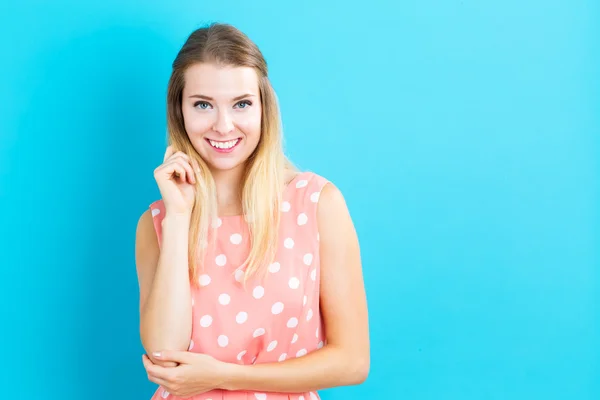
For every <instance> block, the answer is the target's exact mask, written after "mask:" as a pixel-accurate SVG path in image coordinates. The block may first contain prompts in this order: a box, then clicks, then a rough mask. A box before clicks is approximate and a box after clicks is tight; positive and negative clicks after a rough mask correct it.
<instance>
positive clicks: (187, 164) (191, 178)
mask: <svg viewBox="0 0 600 400" xmlns="http://www.w3.org/2000/svg"><path fill="white" fill-rule="evenodd" d="M176 161H177V162H179V164H180V165H181V166H182V167H184V168H185V170H186V172H187V181H188V183H189V184H190V185H193V184H194V183H196V174H194V169H193V168H192V165H191V160H190V159H189V158H187V159H185V160H184V159H181V158H177V159H176Z"/></svg>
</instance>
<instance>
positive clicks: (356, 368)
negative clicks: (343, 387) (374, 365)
mask: <svg viewBox="0 0 600 400" xmlns="http://www.w3.org/2000/svg"><path fill="white" fill-rule="evenodd" d="M351 357H352V359H351V360H348V363H347V364H346V366H348V365H350V366H352V367H351V368H350V371H349V372H350V373H346V379H347V382H346V384H347V385H360V384H362V383H364V382H365V381H366V380H367V378H368V376H369V371H370V368H371V362H370V358H369V356H368V355H365V356H361V355H356V354H354V355H352V356H351Z"/></svg>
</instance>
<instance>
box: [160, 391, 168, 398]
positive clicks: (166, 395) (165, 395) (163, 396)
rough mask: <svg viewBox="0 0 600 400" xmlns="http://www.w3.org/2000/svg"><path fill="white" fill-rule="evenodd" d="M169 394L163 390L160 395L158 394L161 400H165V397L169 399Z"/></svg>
mask: <svg viewBox="0 0 600 400" xmlns="http://www.w3.org/2000/svg"><path fill="white" fill-rule="evenodd" d="M169 394H170V393H169V392H167V391H166V390H165V389H163V390H162V393H161V394H160V397H162V398H163V399H166V398H167V397H169Z"/></svg>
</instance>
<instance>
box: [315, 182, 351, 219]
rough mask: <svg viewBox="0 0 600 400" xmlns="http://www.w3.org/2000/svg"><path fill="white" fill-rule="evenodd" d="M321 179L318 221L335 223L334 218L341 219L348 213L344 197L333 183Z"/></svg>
mask: <svg viewBox="0 0 600 400" xmlns="http://www.w3.org/2000/svg"><path fill="white" fill-rule="evenodd" d="M321 179H322V181H321V182H322V185H321V189H320V192H319V199H318V205H317V217H318V219H319V223H321V222H324V223H325V224H328V223H335V221H336V220H339V219H343V218H345V217H346V216H347V215H348V214H349V212H348V206H347V204H346V199H345V198H344V194H343V193H342V191H341V190H340V189H339V188H338V187H337V186H336V185H335V184H334V183H332V182H331V181H329V180H327V179H325V178H322V177H321Z"/></svg>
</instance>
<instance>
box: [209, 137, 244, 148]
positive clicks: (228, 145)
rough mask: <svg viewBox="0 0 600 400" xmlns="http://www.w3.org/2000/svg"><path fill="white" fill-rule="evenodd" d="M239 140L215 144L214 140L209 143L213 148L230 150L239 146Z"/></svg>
mask: <svg viewBox="0 0 600 400" xmlns="http://www.w3.org/2000/svg"><path fill="white" fill-rule="evenodd" d="M238 140H239V139H234V140H230V141H229V142H215V141H214V140H209V142H210V145H211V146H212V147H216V148H217V149H230V148H232V147H233V146H235V145H236V144H237V142H238Z"/></svg>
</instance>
